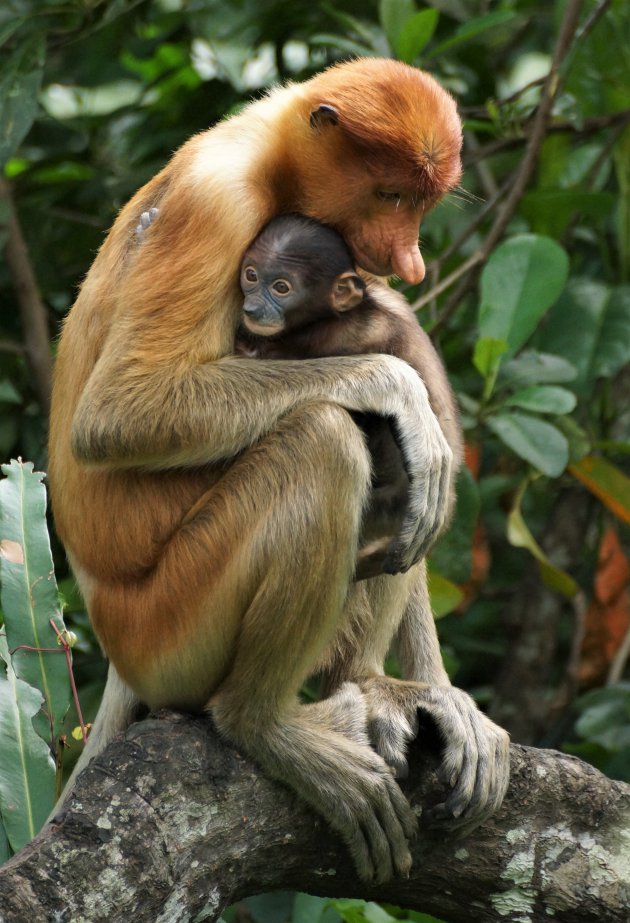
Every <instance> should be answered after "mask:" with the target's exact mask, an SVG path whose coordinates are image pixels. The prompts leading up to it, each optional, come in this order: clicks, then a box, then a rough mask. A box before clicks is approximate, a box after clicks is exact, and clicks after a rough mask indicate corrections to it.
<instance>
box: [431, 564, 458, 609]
mask: <svg viewBox="0 0 630 923" xmlns="http://www.w3.org/2000/svg"><path fill="white" fill-rule="evenodd" d="M428 582H429V596H430V597H431V607H432V609H433V614H434V616H435V618H436V619H441V618H442V616H443V615H448V613H449V612H452V611H453V609H456V608H457V606H459V604H460V602H461V601H462V599H463V598H464V594H463V593H462V591H461V590H460V588H459V587H458V586H457V584H456V583H453V582H452V581H451V580H447V578H446V577H443V576H442V574H438V573H437V571H434V570H433V569H432V568H431V569H429V571H428Z"/></svg>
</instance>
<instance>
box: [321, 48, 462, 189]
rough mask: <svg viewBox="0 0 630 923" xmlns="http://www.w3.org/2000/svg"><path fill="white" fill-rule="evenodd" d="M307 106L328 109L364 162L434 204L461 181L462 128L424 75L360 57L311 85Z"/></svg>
mask: <svg viewBox="0 0 630 923" xmlns="http://www.w3.org/2000/svg"><path fill="white" fill-rule="evenodd" d="M310 83H311V85H312V88H313V91H314V92H313V93H312V94H310V95H311V99H312V102H313V103H314V104H315V106H317V105H328V106H333V107H334V108H335V110H336V112H337V116H338V120H339V125H340V127H341V128H342V129H343V131H344V132H345V133H346V134H347V136H348V137H349V138H350V139H352V140H353V141H354V142H355V144H356V145H357V146H358V147H360V148H362V149H363V151H364V154H365V156H366V157H367V158H368V160H367V162H368V163H369V162H370V161H373V162H374V164H375V165H376V164H378V166H379V167H380V168H382V167H388V168H389V170H390V177H391V178H392V179H393V180H395V179H400V180H401V181H402V182H404V183H405V185H407V186H409V185H411V186H413V187H415V189H416V190H417V191H418V193H419V194H420V195H421V196H423V197H425V198H427V199H431V200H432V201H435V200H437V199H438V198H440V196H442V195H444V193H446V192H448V190H449V189H451V188H452V187H453V186H455V185H456V184H457V182H458V181H459V179H460V176H461V162H460V150H461V145H462V129H461V123H460V119H459V116H458V114H457V108H456V105H455V101H454V100H453V98H452V97H451V96H450V95H449V94H448V93H447V92H446V90H444V89H443V88H442V87H441V86H440V84H439V83H437V81H436V80H435V79H434V78H433V77H431V76H430V75H429V74H427V73H425V72H424V71H421V70H418V69H417V68H414V67H409V66H408V65H406V64H402V63H401V62H399V61H389V60H379V59H376V58H363V59H360V60H356V61H351V62H348V63H345V64H340V65H336V66H335V67H331V68H329V69H328V70H327V71H324V73H322V74H320V75H319V76H317V77H315V78H314V79H313V80H312V81H311V82H310Z"/></svg>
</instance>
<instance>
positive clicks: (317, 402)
mask: <svg viewBox="0 0 630 923" xmlns="http://www.w3.org/2000/svg"><path fill="white" fill-rule="evenodd" d="M460 146H461V127H460V121H459V118H458V116H457V113H456V109H455V104H454V102H453V100H452V99H451V97H450V96H449V95H448V94H447V93H446V92H445V91H444V90H442V89H441V88H440V86H439V85H438V84H437V83H436V82H435V81H434V80H433V79H432V78H431V77H430V76H428V75H427V74H425V73H423V72H421V71H419V70H416V69H414V68H411V67H408V66H406V65H404V64H400V63H397V62H394V61H386V60H377V59H365V60H355V61H352V62H349V63H345V64H341V65H339V66H336V67H332V68H330V69H329V70H327V71H325V72H324V73H321V74H319V75H317V76H315V77H313V78H312V79H311V80H309V81H307V82H306V83H303V84H299V85H291V86H287V87H284V88H280V89H276V90H274V91H273V92H271V93H270V94H269V96H267V97H266V98H264V99H261V100H258V101H256V102H254V103H253V104H251V105H250V106H249V107H247V108H246V109H244V110H243V111H242V112H241V113H239V115H237V116H235V117H234V118H231V119H229V120H227V121H225V122H222V123H221V124H219V125H217V126H215V127H214V128H212V129H211V130H209V131H207V132H204V133H202V134H200V135H197V136H195V137H194V138H192V139H191V140H190V141H189V142H188V143H187V144H185V145H184V146H183V147H182V148H181V149H180V150H179V151H178V152H177V153H176V154H175V155H174V157H173V158H172V160H171V161H170V162H169V163H168V164H167V166H166V167H165V168H164V169H163V170H162V172H161V173H159V174H158V175H157V176H156V177H155V178H154V179H153V180H151V181H150V182H149V183H148V184H147V185H146V186H144V187H143V188H142V189H141V190H140V191H139V192H138V193H137V194H136V195H135V196H134V197H133V199H132V200H131V201H130V202H129V203H128V204H127V205H126V206H125V207H124V208H123V209H122V211H121V213H120V215H119V216H118V218H117V220H116V223H115V224H114V227H113V229H112V231H111V232H110V234H109V236H108V238H107V240H106V241H105V243H104V245H103V246H102V248H101V250H100V252H99V254H98V256H97V258H96V260H95V262H94V265H93V266H92V268H91V270H90V272H89V274H88V276H87V278H86V280H85V282H84V284H83V286H82V289H81V292H80V295H79V297H78V299H77V301H76V304H75V305H74V307H73V309H72V311H71V312H70V314H69V316H68V319H67V321H66V324H65V328H64V331H63V335H62V338H61V342H60V345H59V353H58V359H57V368H56V374H55V384H54V394H53V406H52V420H51V435H50V483H51V492H52V500H53V509H54V514H55V519H56V523H57V528H58V531H59V535H60V537H61V539H62V540H63V542H64V543H65V546H66V549H67V551H68V555H69V558H70V562H71V564H72V567H73V569H74V573H75V575H76V577H77V580H78V582H79V585H80V587H81V590H82V592H83V594H84V597H85V600H86V603H87V606H88V610H89V612H90V617H91V619H92V623H93V625H94V629H95V631H96V634H97V636H98V638H99V641H100V643H101V645H102V646H103V649H104V651H105V653H106V654H107V656H108V657H109V659H110V673H109V678H108V682H107V687H106V690H105V694H104V698H103V703H102V706H101V710H100V712H99V716H98V718H97V720H96V723H95V728H94V730H93V732H92V739H91V743H90V744H89V745H88V748H87V751H86V758H89V756H90V755H93V754H94V753H95V752H98V750H100V749H101V748H102V747H103V746H104V745H105V743H106V742H107V741H108V740H109V739H110V738H111V736H112V735H113V733H115V732H116V731H118V730H120V729H121V728H123V727H125V726H126V725H127V724H128V723H129V722H130V720H131V719H132V717H133V715H134V713H135V709H136V706H137V704H138V703H139V702H142V703H146V704H147V705H149V706H151V707H158V706H172V707H175V708H185V709H192V710H203V709H208V710H209V711H211V713H212V715H213V718H214V721H215V722H216V725H217V726H218V728H219V729H220V731H221V732H222V733H223V734H224V735H225V736H226V737H228V738H229V739H230V740H232V741H234V742H235V743H236V744H237V745H238V746H239V747H241V748H242V749H243V750H244V751H246V752H248V753H250V754H251V755H252V756H253V757H254V758H255V759H256V760H257V761H258V762H259V763H260V764H261V765H262V766H263V767H264V768H265V769H266V770H267V771H268V772H269V773H270V774H271V775H273V776H274V777H276V778H279V779H281V780H283V781H284V782H285V783H287V784H288V785H290V786H292V787H293V788H294V789H295V790H296V791H297V792H299V793H300V794H301V795H302V796H303V797H304V798H305V799H306V800H307V801H308V802H309V803H310V804H311V805H312V806H313V807H314V808H316V809H317V810H318V811H319V812H320V813H321V814H323V815H324V816H325V817H326V818H327V819H328V820H329V822H330V823H331V824H332V826H333V827H334V828H335V829H336V830H337V831H338V832H339V833H340V834H341V836H342V837H343V838H344V840H345V841H346V843H347V844H348V846H349V848H350V850H351V853H352V855H353V857H354V860H355V863H356V866H357V869H358V872H359V874H360V875H361V876H362V877H363V878H365V879H375V880H377V881H383V880H385V879H387V878H389V877H391V876H392V875H393V874H406V873H408V871H409V867H410V862H411V858H410V853H409V848H408V839H409V837H410V836H411V835H412V833H413V831H414V827H415V823H416V821H415V816H414V814H413V812H412V811H411V808H410V806H409V805H408V803H407V801H406V799H405V798H404V796H403V795H402V793H401V791H400V789H399V788H398V785H397V783H396V781H395V779H394V776H393V773H392V771H391V770H390V768H389V766H388V765H387V762H386V760H388V761H389V762H390V763H392V764H393V765H398V766H400V765H403V764H404V759H405V756H404V751H405V745H406V742H407V740H408V739H409V738H410V737H411V736H413V734H414V731H415V727H416V720H417V719H416V716H417V711H418V709H422V710H423V711H424V712H426V713H428V714H429V715H430V716H431V717H432V718H433V719H434V721H435V723H436V725H437V727H438V730H439V732H440V735H441V737H442V739H443V741H444V753H443V770H444V774H445V778H446V780H447V781H448V782H449V783H450V785H451V786H452V789H451V792H450V794H449V796H448V798H447V799H446V802H445V805H444V807H443V810H444V812H446V813H447V814H452V815H455V816H457V817H460V819H461V818H463V819H465V820H466V822H468V823H470V822H471V821H472V820H474V819H475V818H479V819H481V818H483V817H484V816H485V815H487V813H489V812H490V811H492V810H494V809H495V808H496V807H497V806H498V805H499V804H500V802H501V800H502V797H503V794H504V791H505V788H506V784H507V777H508V751H507V736H506V734H505V733H504V732H503V731H502V730H500V729H499V728H497V727H496V726H495V725H493V724H492V723H491V722H490V721H489V720H488V719H487V718H486V717H485V716H484V715H482V714H481V713H480V712H479V711H478V710H477V709H476V707H475V705H474V703H473V702H472V701H471V700H470V699H469V697H468V696H466V695H465V694H464V693H463V692H461V691H459V690H457V689H454V688H452V687H451V686H450V684H449V680H448V678H447V675H446V673H445V671H444V669H443V667H442V663H441V659H440V654H439V648H438V644H437V639H436V633H435V629H434V625H433V620H432V616H431V610H430V606H429V603H428V600H427V598H426V593H424V592H419V589H418V587H419V586H420V585H422V586H423V585H424V583H423V582H420V583H419V581H418V580H417V579H416V576H417V574H418V573H419V572H420V571H421V569H422V568H423V567H424V564H423V561H422V559H423V557H424V555H425V553H426V551H427V549H428V547H429V546H430V544H431V541H432V540H433V538H434V536H435V535H436V534H437V533H438V532H439V531H440V529H441V528H442V525H443V522H444V518H445V515H446V510H447V507H448V496H449V481H450V477H451V468H452V452H451V450H450V448H449V446H448V444H447V441H446V439H445V438H444V435H443V433H442V431H441V428H440V425H439V423H438V421H437V418H436V415H435V414H434V413H433V412H432V410H431V407H430V403H429V399H428V395H427V389H426V387H425V385H424V384H423V382H422V381H421V379H420V377H419V376H418V375H417V374H416V372H415V371H414V370H413V369H412V368H410V366H408V365H407V364H406V363H405V362H404V361H402V360H401V359H398V358H396V357H394V356H387V355H369V356H349V357H331V358H323V359H314V360H310V359H307V360H299V359H297V360H286V361H284V360H268V361H267V360H261V361H250V360H244V359H242V358H239V357H235V356H234V342H235V331H236V328H237V325H238V322H239V316H240V310H241V303H242V299H241V294H240V291H239V265H240V261H241V257H242V254H243V253H244V252H245V250H246V248H247V246H248V245H249V243H250V242H251V241H252V240H253V238H254V237H255V236H256V235H257V233H258V232H259V230H260V229H261V228H262V227H263V225H264V224H266V223H267V222H268V221H269V219H271V218H272V217H273V216H275V215H278V214H281V213H287V212H295V211H299V212H301V213H303V214H305V215H307V216H310V217H313V218H315V219H318V220H320V221H322V222H325V223H327V224H329V225H331V226H332V227H333V228H335V229H336V230H338V231H339V232H340V233H341V234H342V235H343V237H344V238H345V240H346V241H347V243H348V245H349V247H350V249H351V251H352V254H353V256H354V258H355V260H356V261H357V264H358V265H359V266H360V267H361V268H362V269H364V270H367V271H368V272H371V273H375V274H377V275H388V274H391V273H396V274H397V275H399V276H400V277H402V278H403V279H405V280H406V281H407V282H419V281H420V280H421V279H422V277H423V275H424V265H423V261H422V257H421V254H420V250H419V247H418V228H419V225H420V221H421V219H422V216H423V215H424V213H425V212H426V211H427V210H428V209H429V208H431V206H433V205H434V204H435V203H436V202H437V201H438V200H439V199H440V198H441V197H442V196H443V195H444V194H445V193H446V192H448V190H449V189H451V188H452V187H453V186H454V185H455V184H456V183H457V181H458V179H459V176H460ZM151 209H158V210H159V213H158V215H157V217H156V218H155V220H154V221H151V222H144V221H143V217H142V216H144V215H145V214H146V213H149V214H156V213H155V212H151ZM139 221H140V222H141V224H145V223H146V224H148V227H146V230H144V231H143V232H142V233H141V234H137V233H136V228H137V226H138V223H139ZM351 413H370V414H377V415H379V416H381V417H383V418H385V419H386V420H388V421H389V422H390V425H391V427H392V431H393V433H394V434H395V438H396V442H397V444H398V446H399V447H400V452H401V456H402V459H403V464H404V467H405V471H406V475H407V478H408V483H409V488H408V502H407V507H406V510H405V512H404V515H403V517H402V525H401V528H400V531H399V534H398V535H397V536H396V537H395V538H394V540H393V541H391V542H390V543H389V547H388V549H387V552H386V554H384V555H383V553H382V549H379V550H378V551H377V552H375V555H374V562H373V563H374V564H375V569H376V571H377V572H378V573H380V575H379V576H375V577H373V578H370V579H366V580H363V581H359V582H356V581H354V579H353V577H354V573H355V565H356V561H357V558H358V556H361V555H362V558H363V562H364V565H365V564H366V554H365V553H364V552H365V549H361V548H360V547H359V546H360V541H361V534H362V533H361V529H362V518H363V513H364V510H365V509H366V507H367V506H368V504H369V497H370V478H371V472H370V455H369V451H368V449H367V447H366V443H365V440H364V438H363V435H362V433H361V431H360V429H359V428H358V427H357V425H356V423H355V421H354V420H353V417H352V416H351ZM377 545H378V543H377ZM367 559H368V561H367V564H369V553H368V554H367ZM381 572H382V573H381ZM403 624H404V625H405V632H404V637H405V639H406V642H405V643H404V644H403V645H402V649H401V650H400V660H401V664H402V669H403V675H404V677H405V681H404V682H401V681H395V680H389V679H387V678H386V677H385V676H384V675H383V668H382V664H383V659H384V656H385V652H386V651H387V648H388V646H389V643H390V641H391V640H392V638H393V637H394V636H395V635H396V634H397V632H398V630H399V628H400V626H401V625H403ZM316 671H323V672H324V673H325V674H327V675H328V676H329V677H333V678H334V682H331V683H330V684H329V687H330V695H329V697H328V698H326V699H324V700H323V701H321V702H318V703H315V704H312V705H300V704H299V702H298V698H297V693H298V690H299V688H300V686H301V684H302V683H303V681H304V680H305V678H306V677H308V676H309V675H311V674H313V673H314V672H316ZM368 735H369V737H368ZM369 739H371V741H372V743H373V746H370V743H369ZM383 757H385V759H384V758H383Z"/></svg>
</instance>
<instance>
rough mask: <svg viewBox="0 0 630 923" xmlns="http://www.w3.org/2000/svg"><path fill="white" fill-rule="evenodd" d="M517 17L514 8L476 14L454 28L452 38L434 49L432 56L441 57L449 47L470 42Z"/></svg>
mask: <svg viewBox="0 0 630 923" xmlns="http://www.w3.org/2000/svg"><path fill="white" fill-rule="evenodd" d="M515 18H516V13H514V12H513V11H512V10H494V11H493V12H492V13H486V14H485V15H484V16H475V17H474V18H473V19H468V20H467V21H466V22H464V23H462V25H461V26H458V27H457V28H456V29H455V30H454V32H453V34H452V35H451V37H450V38H448V39H446V41H444V42H441V44H439V45H438V46H437V47H436V48H433V49H432V57H439V56H440V55H442V54H443V53H444V52H445V51H446V50H447V48H455V46H456V45H463V44H464V42H470V41H472V40H473V39H476V38H478V37H479V36H480V35H483V34H484V32H488V31H492V30H493V29H496V28H498V27H499V26H502V25H504V24H505V23H508V22H510V21H511V20H513V19H515Z"/></svg>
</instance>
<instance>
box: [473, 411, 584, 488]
mask: <svg viewBox="0 0 630 923" xmlns="http://www.w3.org/2000/svg"><path fill="white" fill-rule="evenodd" d="M486 422H487V424H488V427H489V428H490V429H491V430H492V432H493V433H495V435H497V436H498V437H499V439H500V440H501V441H502V442H504V443H505V445H506V446H508V448H510V449H512V451H513V452H515V453H516V454H517V455H519V456H520V457H521V458H523V459H524V460H525V461H527V462H529V463H530V465H533V466H534V468H537V469H538V470H539V471H541V472H542V473H543V474H546V475H547V476H548V477H551V478H554V477H558V475H560V474H562V472H563V471H564V469H565V468H566V466H567V462H568V460H569V446H568V443H567V440H566V439H565V437H564V436H563V435H562V433H561V432H559V430H557V429H556V427H555V426H552V425H551V423H546V422H545V421H544V420H539V419H537V418H536V417H530V416H528V415H527V414H524V413H518V412H517V411H515V412H514V413H501V414H493V415H492V416H490V417H488V419H487V420H486Z"/></svg>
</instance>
